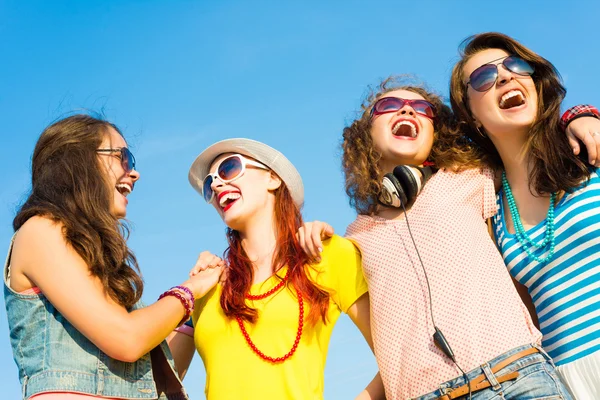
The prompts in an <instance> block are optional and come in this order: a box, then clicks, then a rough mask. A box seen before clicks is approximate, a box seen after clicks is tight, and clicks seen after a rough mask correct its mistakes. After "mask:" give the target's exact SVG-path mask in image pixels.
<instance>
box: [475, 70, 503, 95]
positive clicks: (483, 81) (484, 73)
mask: <svg viewBox="0 0 600 400" xmlns="http://www.w3.org/2000/svg"><path fill="white" fill-rule="evenodd" d="M497 78H498V68H497V67H496V66H495V65H493V64H485V65H482V66H481V67H479V68H477V69H476V70H475V71H473V72H472V73H471V76H470V77H469V82H470V84H471V87H472V88H473V89H475V90H477V91H478V92H485V91H486V90H490V88H491V87H492V86H493V85H494V83H496V79H497Z"/></svg>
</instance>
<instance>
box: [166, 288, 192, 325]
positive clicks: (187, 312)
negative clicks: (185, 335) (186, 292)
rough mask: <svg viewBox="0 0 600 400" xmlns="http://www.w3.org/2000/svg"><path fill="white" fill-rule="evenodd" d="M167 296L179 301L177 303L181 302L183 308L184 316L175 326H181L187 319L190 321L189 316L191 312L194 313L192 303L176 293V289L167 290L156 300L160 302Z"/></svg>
mask: <svg viewBox="0 0 600 400" xmlns="http://www.w3.org/2000/svg"><path fill="white" fill-rule="evenodd" d="M167 296H173V297H175V298H177V299H179V301H180V302H181V305H182V306H183V308H184V309H185V315H184V316H183V318H182V320H181V321H180V322H179V324H177V326H178V327H179V326H181V325H183V324H184V323H185V322H186V321H187V320H188V319H190V316H191V315H192V312H193V311H194V303H193V302H190V300H189V299H186V298H185V297H184V296H183V295H182V294H181V293H179V291H177V290H176V289H173V288H172V289H169V290H167V291H166V292H164V293H163V294H161V295H160V296H159V297H158V300H161V299H163V298H165V297H167Z"/></svg>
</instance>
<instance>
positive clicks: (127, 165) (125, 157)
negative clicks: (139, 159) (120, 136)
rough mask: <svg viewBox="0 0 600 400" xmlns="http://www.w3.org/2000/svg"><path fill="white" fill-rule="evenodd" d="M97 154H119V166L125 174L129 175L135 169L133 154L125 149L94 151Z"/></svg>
mask: <svg viewBox="0 0 600 400" xmlns="http://www.w3.org/2000/svg"><path fill="white" fill-rule="evenodd" d="M96 152H98V153H111V154H112V153H116V152H120V153H121V156H120V158H121V166H122V167H123V169H124V170H125V173H128V174H129V173H130V172H131V171H133V170H134V169H135V157H134V156H133V153H131V151H130V150H129V149H128V148H127V147H120V148H117V149H96Z"/></svg>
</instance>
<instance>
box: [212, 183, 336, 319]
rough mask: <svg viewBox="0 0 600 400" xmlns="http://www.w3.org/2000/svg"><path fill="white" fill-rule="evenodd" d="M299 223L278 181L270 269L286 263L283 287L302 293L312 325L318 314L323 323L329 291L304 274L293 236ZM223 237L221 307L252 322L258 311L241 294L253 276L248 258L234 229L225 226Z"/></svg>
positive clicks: (229, 314)
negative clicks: (225, 267)
mask: <svg viewBox="0 0 600 400" xmlns="http://www.w3.org/2000/svg"><path fill="white" fill-rule="evenodd" d="M302 223H303V222H302V215H301V214H300V210H299V209H298V207H297V206H296V204H295V203H294V201H293V200H292V196H291V194H290V191H289V190H288V188H287V187H286V186H285V184H283V183H282V185H281V186H280V188H279V189H278V190H277V191H276V193H275V224H276V230H277V231H276V234H277V239H276V243H277V245H276V248H275V255H274V258H273V271H274V272H276V271H278V270H279V269H281V268H282V267H284V266H285V265H287V266H288V280H287V282H286V289H287V290H290V289H291V288H290V286H293V287H294V289H296V291H298V292H301V293H302V297H303V298H304V299H305V300H306V302H307V303H308V304H309V309H310V311H309V313H308V317H307V320H308V322H309V323H310V324H313V325H314V324H316V323H317V322H318V321H319V318H320V319H322V320H323V323H327V309H328V307H329V296H330V295H329V292H327V291H326V290H325V289H323V288H321V287H319V286H318V285H317V284H316V283H315V282H313V281H312V280H311V279H310V278H309V277H308V275H307V268H308V257H307V255H306V253H304V251H303V250H302V247H300V243H299V242H298V239H297V238H296V233H297V232H298V229H299V228H300V226H302ZM227 240H228V242H229V247H228V248H227V250H225V255H224V258H225V260H226V261H227V264H228V265H229V269H228V271H227V280H226V281H225V283H224V284H223V292H222V293H221V308H223V312H224V313H225V315H226V316H227V317H229V318H235V317H240V318H242V319H243V320H246V321H248V322H251V323H254V322H256V319H257V318H258V313H257V311H256V310H255V309H254V308H252V307H249V306H248V305H247V304H246V301H245V295H246V293H248V291H249V290H250V286H251V285H252V281H253V280H254V268H253V266H252V261H250V259H249V258H248V255H247V254H246V251H245V250H244V248H243V247H242V241H241V239H240V235H239V233H238V232H237V231H235V230H233V229H230V228H228V229H227ZM279 279H282V278H279Z"/></svg>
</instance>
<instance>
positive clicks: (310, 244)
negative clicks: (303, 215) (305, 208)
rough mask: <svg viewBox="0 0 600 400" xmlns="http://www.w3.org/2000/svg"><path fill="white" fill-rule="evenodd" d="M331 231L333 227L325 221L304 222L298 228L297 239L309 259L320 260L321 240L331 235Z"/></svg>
mask: <svg viewBox="0 0 600 400" xmlns="http://www.w3.org/2000/svg"><path fill="white" fill-rule="evenodd" d="M333 233H334V232H333V228H332V227H331V225H329V224H328V223H327V222H321V221H313V222H305V223H304V225H302V226H301V227H300V229H298V241H299V242H300V246H301V247H302V250H304V252H305V253H306V255H308V257H309V258H310V259H311V261H313V262H320V261H321V252H322V251H323V240H325V239H328V238H330V237H332V236H333Z"/></svg>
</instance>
